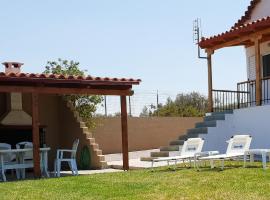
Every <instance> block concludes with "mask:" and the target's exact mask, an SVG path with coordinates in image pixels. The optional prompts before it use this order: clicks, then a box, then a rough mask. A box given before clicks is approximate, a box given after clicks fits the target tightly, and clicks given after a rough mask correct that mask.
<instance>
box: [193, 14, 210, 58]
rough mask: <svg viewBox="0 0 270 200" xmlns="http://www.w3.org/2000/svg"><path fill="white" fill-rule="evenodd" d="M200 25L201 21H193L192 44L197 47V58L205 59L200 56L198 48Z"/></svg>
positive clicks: (200, 33)
mask: <svg viewBox="0 0 270 200" xmlns="http://www.w3.org/2000/svg"><path fill="white" fill-rule="evenodd" d="M201 27H202V23H201V19H200V18H197V19H195V20H194V21H193V42H194V43H195V44H196V45H197V46H198V58H200V59H207V57H205V56H201V48H200V46H199V43H200V38H201V35H202V28H201Z"/></svg>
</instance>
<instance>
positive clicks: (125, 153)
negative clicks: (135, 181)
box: [121, 96, 129, 170]
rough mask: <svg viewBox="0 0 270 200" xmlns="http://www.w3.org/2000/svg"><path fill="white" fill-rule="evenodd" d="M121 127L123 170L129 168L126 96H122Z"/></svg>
mask: <svg viewBox="0 0 270 200" xmlns="http://www.w3.org/2000/svg"><path fill="white" fill-rule="evenodd" d="M121 127H122V153H123V170H129V159H128V125H127V100H126V96H121Z"/></svg>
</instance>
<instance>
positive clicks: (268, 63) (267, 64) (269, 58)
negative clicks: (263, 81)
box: [263, 54, 270, 78]
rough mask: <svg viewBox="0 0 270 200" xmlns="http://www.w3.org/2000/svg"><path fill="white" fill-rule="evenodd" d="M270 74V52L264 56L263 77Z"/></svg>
mask: <svg viewBox="0 0 270 200" xmlns="http://www.w3.org/2000/svg"><path fill="white" fill-rule="evenodd" d="M268 76H270V54H268V55H265V56H263V78H265V77H268Z"/></svg>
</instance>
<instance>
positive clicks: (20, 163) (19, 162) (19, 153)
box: [0, 147, 50, 181]
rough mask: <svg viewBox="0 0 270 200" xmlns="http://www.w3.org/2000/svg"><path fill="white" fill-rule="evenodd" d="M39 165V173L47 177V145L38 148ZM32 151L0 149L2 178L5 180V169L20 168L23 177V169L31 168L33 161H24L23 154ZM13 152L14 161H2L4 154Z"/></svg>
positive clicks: (48, 149)
mask: <svg viewBox="0 0 270 200" xmlns="http://www.w3.org/2000/svg"><path fill="white" fill-rule="evenodd" d="M39 150H40V167H41V173H42V174H43V175H45V176H47V177H49V173H48V151H50V148H49V147H46V148H40V149H39ZM29 151H33V149H8V150H0V169H1V172H2V178H3V180H4V181H6V176H5V170H6V169H16V170H20V172H21V173H20V175H21V178H25V173H24V172H25V170H24V169H26V168H33V167H34V163H33V161H30V162H24V158H23V157H24V154H25V153H26V152H29ZM10 153H11V154H15V155H16V162H10V163H6V162H4V155H5V154H10Z"/></svg>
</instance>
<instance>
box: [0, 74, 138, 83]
mask: <svg viewBox="0 0 270 200" xmlns="http://www.w3.org/2000/svg"><path fill="white" fill-rule="evenodd" d="M2 81H22V82H28V81H29V82H45V83H46V82H58V83H60V82H63V83H85V84H108V85H113V84H120V85H121V84H123V85H125V84H128V85H134V84H139V83H140V82H141V80H140V79H132V78H108V77H105V78H102V77H93V76H86V77H84V76H65V75H56V74H33V73H31V74H29V73H17V74H15V73H8V74H7V73H4V72H0V82H2Z"/></svg>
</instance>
